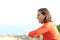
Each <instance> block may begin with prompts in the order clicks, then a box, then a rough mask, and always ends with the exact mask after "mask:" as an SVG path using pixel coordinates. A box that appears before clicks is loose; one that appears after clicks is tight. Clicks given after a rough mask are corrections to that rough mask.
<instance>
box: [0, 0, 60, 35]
mask: <svg viewBox="0 0 60 40" xmlns="http://www.w3.org/2000/svg"><path fill="white" fill-rule="evenodd" d="M59 4H60V2H59V0H0V35H7V34H9V35H22V34H28V32H29V31H31V30H34V29H36V28H38V27H40V26H41V24H39V23H38V20H37V18H36V17H37V10H38V9H40V8H47V9H49V11H50V13H51V15H52V19H53V21H54V23H55V24H56V25H58V24H60V15H59V14H60V5H59Z"/></svg>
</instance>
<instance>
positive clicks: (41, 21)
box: [37, 11, 45, 23]
mask: <svg viewBox="0 0 60 40" xmlns="http://www.w3.org/2000/svg"><path fill="white" fill-rule="evenodd" d="M44 18H45V15H43V14H41V12H40V11H38V14H37V19H38V21H39V23H43V22H44V21H43V20H44Z"/></svg>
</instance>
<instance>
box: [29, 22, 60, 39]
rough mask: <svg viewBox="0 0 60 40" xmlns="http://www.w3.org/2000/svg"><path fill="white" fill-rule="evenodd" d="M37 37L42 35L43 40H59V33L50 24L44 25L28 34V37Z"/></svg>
mask: <svg viewBox="0 0 60 40" xmlns="http://www.w3.org/2000/svg"><path fill="white" fill-rule="evenodd" d="M39 35H43V39H44V40H60V38H59V32H58V30H57V28H56V26H55V25H54V24H53V23H52V22H48V23H45V24H43V26H42V27H40V28H38V29H36V30H34V31H31V32H29V35H28V36H30V37H32V38H36V37H38V36H39Z"/></svg>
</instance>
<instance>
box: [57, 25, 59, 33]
mask: <svg viewBox="0 0 60 40" xmlns="http://www.w3.org/2000/svg"><path fill="white" fill-rule="evenodd" d="M57 29H58V31H59V33H60V24H59V25H57Z"/></svg>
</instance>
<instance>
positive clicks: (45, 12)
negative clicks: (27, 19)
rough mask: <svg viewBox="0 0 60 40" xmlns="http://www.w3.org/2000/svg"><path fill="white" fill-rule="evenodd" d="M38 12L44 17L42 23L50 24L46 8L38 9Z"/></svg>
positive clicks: (49, 16) (50, 19) (50, 20)
mask: <svg viewBox="0 0 60 40" xmlns="http://www.w3.org/2000/svg"><path fill="white" fill-rule="evenodd" d="M38 11H40V12H41V14H43V15H45V18H44V20H43V22H44V23H46V22H52V17H51V14H50V12H49V10H48V9H47V8H40V9H38Z"/></svg>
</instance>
